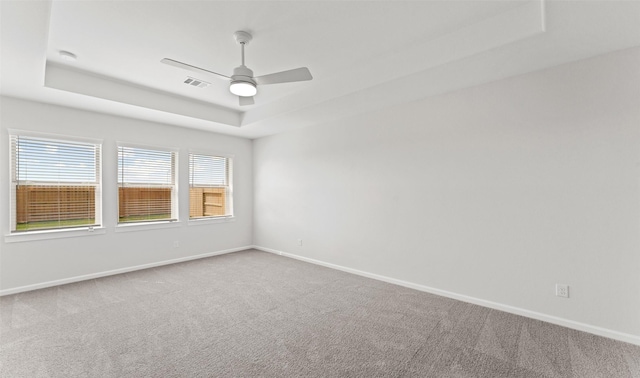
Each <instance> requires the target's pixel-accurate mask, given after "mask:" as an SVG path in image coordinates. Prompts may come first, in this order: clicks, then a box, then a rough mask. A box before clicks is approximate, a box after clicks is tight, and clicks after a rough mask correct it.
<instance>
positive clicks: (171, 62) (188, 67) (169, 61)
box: [160, 58, 231, 79]
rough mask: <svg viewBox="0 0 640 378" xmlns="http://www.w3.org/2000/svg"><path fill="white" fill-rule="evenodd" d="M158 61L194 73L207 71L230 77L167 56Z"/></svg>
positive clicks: (227, 77)
mask: <svg viewBox="0 0 640 378" xmlns="http://www.w3.org/2000/svg"><path fill="white" fill-rule="evenodd" d="M160 63H164V64H168V65H170V66H173V67H178V68H182V69H184V70H187V71H191V72H195V73H200V74H201V73H208V74H214V75H217V76H221V77H224V78H225V79H231V78H230V77H229V76H227V75H223V74H219V73H217V72H213V71H209V70H205V69H204V68H200V67H196V66H192V65H190V64H187V63H182V62H178V61H177V60H173V59H169V58H164V59H162V60H161V61H160Z"/></svg>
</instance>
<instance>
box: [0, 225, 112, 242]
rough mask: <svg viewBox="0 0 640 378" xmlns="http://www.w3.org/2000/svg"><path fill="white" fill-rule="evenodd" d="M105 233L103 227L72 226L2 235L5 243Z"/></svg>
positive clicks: (105, 230)
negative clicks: (62, 228)
mask: <svg viewBox="0 0 640 378" xmlns="http://www.w3.org/2000/svg"><path fill="white" fill-rule="evenodd" d="M106 233H107V229H106V228H104V227H94V228H91V229H90V228H74V229H67V230H42V231H25V232H20V233H14V234H8V235H5V236H4V242H5V243H17V242H25V241H33V240H46V239H60V238H76V237H81V236H93V235H103V234H106Z"/></svg>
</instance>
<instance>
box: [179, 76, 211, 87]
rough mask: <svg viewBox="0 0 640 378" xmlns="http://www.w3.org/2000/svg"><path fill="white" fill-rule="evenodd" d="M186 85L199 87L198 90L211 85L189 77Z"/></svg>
mask: <svg viewBox="0 0 640 378" xmlns="http://www.w3.org/2000/svg"><path fill="white" fill-rule="evenodd" d="M184 83H185V84H188V85H192V86H194V87H198V88H206V87H208V86H209V85H211V83H207V82H206V81H204V80H200V79H196V78H194V77H189V76H187V78H186V79H185V81H184Z"/></svg>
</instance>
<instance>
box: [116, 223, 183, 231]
mask: <svg viewBox="0 0 640 378" xmlns="http://www.w3.org/2000/svg"><path fill="white" fill-rule="evenodd" d="M180 226H181V222H180V221H175V222H140V223H123V224H119V225H117V226H116V228H115V231H116V232H130V231H145V230H157V229H162V228H174V227H180Z"/></svg>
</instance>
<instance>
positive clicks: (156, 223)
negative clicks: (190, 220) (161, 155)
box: [115, 141, 180, 231]
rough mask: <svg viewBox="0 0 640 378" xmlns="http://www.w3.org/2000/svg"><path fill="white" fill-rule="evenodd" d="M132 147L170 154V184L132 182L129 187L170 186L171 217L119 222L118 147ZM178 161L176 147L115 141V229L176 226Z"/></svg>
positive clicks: (178, 221) (178, 152)
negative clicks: (146, 184)
mask: <svg viewBox="0 0 640 378" xmlns="http://www.w3.org/2000/svg"><path fill="white" fill-rule="evenodd" d="M121 147H125V148H134V149H142V150H151V151H162V152H169V153H170V154H171V158H172V159H173V163H172V168H173V171H172V175H171V176H172V182H173V184H172V185H161V184H159V185H150V186H145V185H144V184H133V185H131V186H130V187H158V188H163V187H167V188H172V191H171V217H170V219H158V220H141V221H135V222H121V221H120V185H121V184H120V175H119V170H120V148H121ZM179 162H180V150H179V148H176V147H166V146H156V145H147V144H138V143H129V142H122V141H118V142H116V180H115V186H116V197H117V201H116V206H117V208H116V229H115V230H116V231H134V230H138V229H152V228H164V227H177V226H178V225H179V223H180V212H179V202H180V196H179V190H178V188H179V182H180V180H179V178H180V176H179V171H180V169H179Z"/></svg>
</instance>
